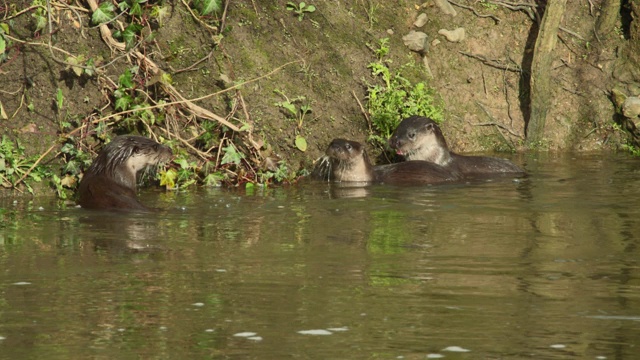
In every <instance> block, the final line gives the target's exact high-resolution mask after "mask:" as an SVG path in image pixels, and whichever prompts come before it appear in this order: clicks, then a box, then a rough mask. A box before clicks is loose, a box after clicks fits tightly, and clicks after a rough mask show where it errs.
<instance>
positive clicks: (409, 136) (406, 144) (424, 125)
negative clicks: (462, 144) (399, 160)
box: [389, 116, 525, 177]
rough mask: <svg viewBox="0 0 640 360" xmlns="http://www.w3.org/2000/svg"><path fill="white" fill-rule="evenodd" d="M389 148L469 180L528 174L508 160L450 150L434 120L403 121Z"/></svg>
mask: <svg viewBox="0 0 640 360" xmlns="http://www.w3.org/2000/svg"><path fill="white" fill-rule="evenodd" d="M389 145H390V146H391V148H393V149H395V150H396V152H397V153H398V154H400V155H403V156H404V157H405V159H407V160H424V161H430V162H433V163H436V164H438V165H441V166H443V167H445V168H447V169H449V170H450V171H453V172H457V173H460V174H461V175H463V176H465V177H474V176H481V177H482V176H490V175H494V174H510V175H524V173H525V172H524V170H523V169H521V168H520V167H518V166H517V165H515V164H513V163H512V162H510V161H509V160H506V159H500V158H495V157H489V156H464V155H459V154H456V153H454V152H451V151H449V147H448V146H447V142H446V140H445V139H444V135H443V134H442V131H441V130H440V127H438V125H437V124H436V123H435V122H434V121H433V120H431V119H429V118H426V117H422V116H411V117H409V118H406V119H404V120H402V122H401V123H400V125H398V128H397V129H396V131H395V132H394V133H393V135H392V136H391V138H390V139H389Z"/></svg>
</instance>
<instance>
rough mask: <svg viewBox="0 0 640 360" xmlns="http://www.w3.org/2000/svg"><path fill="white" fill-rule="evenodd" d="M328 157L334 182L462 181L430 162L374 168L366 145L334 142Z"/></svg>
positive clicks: (404, 183) (409, 162) (402, 183)
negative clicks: (365, 147)
mask: <svg viewBox="0 0 640 360" xmlns="http://www.w3.org/2000/svg"><path fill="white" fill-rule="evenodd" d="M326 154H327V156H328V157H329V159H328V162H329V164H330V169H329V175H328V179H329V180H331V181H340V182H367V183H371V182H374V183H385V184H393V185H425V184H436V183H442V182H448V181H455V180H459V179H460V176H458V175H457V174H455V173H454V172H451V171H449V170H447V169H445V168H443V167H442V166H440V165H437V164H434V163H431V162H428V161H405V162H401V163H395V164H387V165H379V166H373V165H371V162H370V161H369V156H368V155H367V152H366V151H365V150H364V146H363V145H362V144H360V143H359V142H357V141H349V140H345V139H334V140H333V141H331V144H329V147H328V148H327V151H326ZM318 166H322V164H319V165H318Z"/></svg>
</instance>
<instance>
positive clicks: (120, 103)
mask: <svg viewBox="0 0 640 360" xmlns="http://www.w3.org/2000/svg"><path fill="white" fill-rule="evenodd" d="M132 102H133V100H131V96H129V95H124V96H122V97H121V98H118V99H116V110H127V109H129V106H131V103H132Z"/></svg>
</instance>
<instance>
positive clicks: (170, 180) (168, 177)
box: [159, 169, 178, 189]
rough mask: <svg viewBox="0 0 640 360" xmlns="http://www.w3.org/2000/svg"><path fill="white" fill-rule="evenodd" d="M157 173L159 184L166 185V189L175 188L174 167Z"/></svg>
mask: <svg viewBox="0 0 640 360" xmlns="http://www.w3.org/2000/svg"><path fill="white" fill-rule="evenodd" d="M159 175H160V186H166V187H167V189H175V187H176V178H177V177H178V173H177V172H176V171H175V170H174V169H169V170H167V171H165V172H161V173H160V174H159Z"/></svg>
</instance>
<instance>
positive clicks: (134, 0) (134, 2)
mask: <svg viewBox="0 0 640 360" xmlns="http://www.w3.org/2000/svg"><path fill="white" fill-rule="evenodd" d="M129 15H132V16H136V15H137V16H141V15H142V8H141V7H140V3H139V2H138V0H131V10H129Z"/></svg>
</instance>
